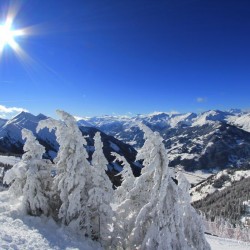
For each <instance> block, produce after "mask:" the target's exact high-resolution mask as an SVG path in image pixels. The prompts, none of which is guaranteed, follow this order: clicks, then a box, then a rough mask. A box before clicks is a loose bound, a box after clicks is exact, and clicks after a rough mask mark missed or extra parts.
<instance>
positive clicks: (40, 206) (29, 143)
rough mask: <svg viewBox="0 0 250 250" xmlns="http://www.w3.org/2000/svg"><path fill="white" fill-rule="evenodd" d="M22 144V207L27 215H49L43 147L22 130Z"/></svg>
mask: <svg viewBox="0 0 250 250" xmlns="http://www.w3.org/2000/svg"><path fill="white" fill-rule="evenodd" d="M22 135H23V139H26V142H25V144H24V151H25V152H26V154H24V157H23V160H24V161H26V162H27V165H28V170H27V172H26V182H25V185H24V189H23V190H24V192H23V206H24V209H25V210H26V212H27V213H28V214H31V215H40V214H45V215H48V213H49V192H50V184H51V176H50V165H49V161H47V160H44V159H42V157H43V154H44V153H45V148H44V146H42V145H40V144H39V142H38V141H37V140H36V137H35V136H34V135H33V133H32V132H31V131H29V130H27V129H23V130H22Z"/></svg>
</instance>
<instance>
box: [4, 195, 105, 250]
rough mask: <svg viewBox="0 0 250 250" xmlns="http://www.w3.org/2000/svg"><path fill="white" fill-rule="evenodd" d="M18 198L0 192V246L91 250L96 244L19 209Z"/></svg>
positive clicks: (17, 249) (16, 248) (7, 247)
mask: <svg viewBox="0 0 250 250" xmlns="http://www.w3.org/2000/svg"><path fill="white" fill-rule="evenodd" d="M20 201H21V199H12V198H10V196H9V193H8V191H3V192H0V224H1V227H0V249H15V250H31V249H34V250H36V249H46V250H59V249H67V250H73V249H74V250H77V249H79V250H94V249H101V247H100V245H99V244H97V243H95V242H91V241H89V240H86V239H82V238H83V237H81V238H80V237H79V236H76V235H74V234H73V233H72V232H70V231H69V230H67V229H66V228H61V227H59V226H58V225H57V224H56V223H55V222H54V221H53V220H52V219H49V218H45V217H32V216H27V215H24V214H23V213H22V212H21V211H20V208H19V206H20Z"/></svg>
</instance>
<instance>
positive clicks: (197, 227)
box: [177, 173, 207, 249]
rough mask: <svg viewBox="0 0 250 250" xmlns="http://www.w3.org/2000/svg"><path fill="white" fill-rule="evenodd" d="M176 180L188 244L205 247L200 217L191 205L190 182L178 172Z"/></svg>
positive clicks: (197, 247)
mask: <svg viewBox="0 0 250 250" xmlns="http://www.w3.org/2000/svg"><path fill="white" fill-rule="evenodd" d="M177 181H178V187H179V188H178V197H179V203H180V204H181V210H182V214H183V225H184V234H185V237H186V240H187V242H188V245H189V246H190V247H191V248H194V247H195V248H196V249H205V248H204V246H206V245H207V243H206V239H205V235H204V226H203V221H202V218H201V217H200V216H199V215H198V214H197V212H196V210H195V209H194V208H193V207H192V206H191V197H190V195H189V189H190V187H191V185H190V183H189V182H188V180H187V179H186V177H185V176H184V175H183V174H182V173H179V174H178V175H177Z"/></svg>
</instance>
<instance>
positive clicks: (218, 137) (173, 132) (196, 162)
mask: <svg viewBox="0 0 250 250" xmlns="http://www.w3.org/2000/svg"><path fill="white" fill-rule="evenodd" d="M138 122H142V123H144V124H146V125H147V126H149V127H150V128H151V129H152V130H153V131H157V132H159V133H160V134H161V136H162V137H163V139H164V143H165V146H166V149H167V150H168V155H169V158H170V166H172V167H176V166H181V167H183V168H184V169H185V170H188V171H193V170H197V169H201V170H207V171H219V170H220V169H225V168H238V167H246V168H250V133H249V132H250V113H246V112H242V111H241V110H236V109H232V110H229V111H220V110H209V111H206V112H203V113H201V114H195V113H186V114H169V113H164V112H157V113H153V114H149V115H137V116H135V117H126V116H125V117H124V116H123V117H119V116H103V117H92V118H83V119H82V120H79V121H78V123H79V124H83V123H87V124H88V125H89V124H90V125H91V126H93V127H96V128H98V129H100V130H102V131H103V132H105V133H106V134H109V135H112V136H114V137H115V138H117V139H119V140H122V141H124V142H126V143H128V144H130V145H133V146H134V147H135V148H140V147H141V146H142V145H143V143H144V140H143V133H142V131H140V130H139V128H138Z"/></svg>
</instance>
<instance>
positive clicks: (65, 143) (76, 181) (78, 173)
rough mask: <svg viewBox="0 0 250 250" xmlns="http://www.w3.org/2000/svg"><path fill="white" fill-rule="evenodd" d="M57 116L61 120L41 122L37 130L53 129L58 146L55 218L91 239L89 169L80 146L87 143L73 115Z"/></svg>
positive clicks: (84, 151) (61, 114)
mask: <svg viewBox="0 0 250 250" xmlns="http://www.w3.org/2000/svg"><path fill="white" fill-rule="evenodd" d="M57 114H58V115H59V116H60V117H61V119H62V121H57V120H54V119H51V118H50V119H47V120H42V121H40V122H39V125H38V127H37V130H38V131H39V130H40V129H43V128H45V127H47V128H49V130H50V131H51V130H55V134H56V137H57V141H58V143H59V145H60V148H59V151H58V154H57V157H56V159H55V162H56V166H57V175H56V176H55V178H54V190H55V192H56V193H55V194H54V197H57V195H56V194H58V196H59V198H60V202H59V204H58V206H59V212H58V219H59V220H61V222H62V223H63V224H65V225H69V226H70V227H71V228H72V229H74V230H75V231H80V232H81V233H82V234H84V235H85V236H87V237H90V236H91V227H90V217H89V216H90V213H89V208H88V207H87V206H86V204H87V201H88V190H89V183H90V182H91V180H90V179H91V166H90V163H89V161H88V160H87V158H88V154H87V152H86V149H85V148H84V147H83V145H86V140H85V139H84V137H83V136H82V133H81V131H80V130H79V128H78V126H77V123H76V121H75V118H74V117H73V116H71V115H70V114H68V113H66V112H64V111H61V110H57ZM55 209H56V208H55Z"/></svg>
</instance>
